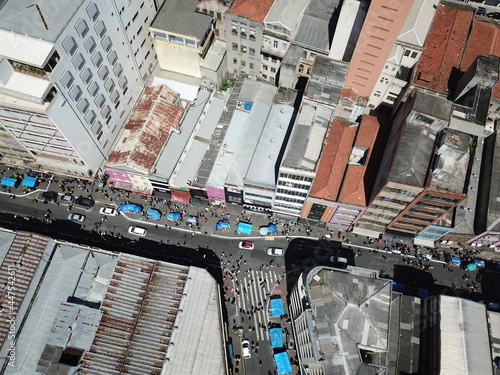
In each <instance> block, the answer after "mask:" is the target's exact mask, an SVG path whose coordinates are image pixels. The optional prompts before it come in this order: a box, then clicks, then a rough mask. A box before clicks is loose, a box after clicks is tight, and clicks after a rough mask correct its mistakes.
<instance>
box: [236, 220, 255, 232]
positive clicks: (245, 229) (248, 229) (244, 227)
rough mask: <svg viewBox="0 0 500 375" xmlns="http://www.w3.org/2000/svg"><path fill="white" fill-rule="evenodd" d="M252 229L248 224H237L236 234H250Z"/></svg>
mask: <svg viewBox="0 0 500 375" xmlns="http://www.w3.org/2000/svg"><path fill="white" fill-rule="evenodd" d="M252 228H253V226H252V224H250V223H244V222H241V221H240V222H239V223H238V233H242V234H251V233H252Z"/></svg>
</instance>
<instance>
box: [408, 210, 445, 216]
mask: <svg viewBox="0 0 500 375" xmlns="http://www.w3.org/2000/svg"><path fill="white" fill-rule="evenodd" d="M410 212H412V213H415V214H421V215H427V216H435V217H438V216H441V215H442V213H440V212H432V211H426V210H419V209H418V208H410Z"/></svg>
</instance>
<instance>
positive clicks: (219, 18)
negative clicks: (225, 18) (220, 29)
mask: <svg viewBox="0 0 500 375" xmlns="http://www.w3.org/2000/svg"><path fill="white" fill-rule="evenodd" d="M217 19H218V20H219V21H220V20H222V14H221V12H217Z"/></svg>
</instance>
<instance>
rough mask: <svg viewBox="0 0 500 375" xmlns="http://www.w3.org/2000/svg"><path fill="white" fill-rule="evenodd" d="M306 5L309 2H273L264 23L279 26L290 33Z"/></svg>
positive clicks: (283, 0) (279, 0) (287, 0)
mask: <svg viewBox="0 0 500 375" xmlns="http://www.w3.org/2000/svg"><path fill="white" fill-rule="evenodd" d="M308 3H309V0H295V1H289V0H275V1H274V4H273V5H272V7H271V9H270V10H269V13H267V16H266V18H265V19H264V23H273V24H280V25H282V26H284V27H286V28H287V29H288V30H289V31H290V32H291V31H292V30H293V28H294V26H295V24H296V23H297V20H298V19H299V17H300V15H301V14H302V12H303V11H304V8H305V7H306V5H307V4H308Z"/></svg>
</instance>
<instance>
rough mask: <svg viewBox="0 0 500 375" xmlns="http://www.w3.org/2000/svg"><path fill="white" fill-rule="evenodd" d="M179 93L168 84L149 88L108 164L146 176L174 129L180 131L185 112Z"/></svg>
mask: <svg viewBox="0 0 500 375" xmlns="http://www.w3.org/2000/svg"><path fill="white" fill-rule="evenodd" d="M178 100H179V94H178V93H176V92H175V91H173V90H172V89H170V88H169V87H168V86H166V85H159V86H150V87H148V88H146V90H145V92H144V95H143V96H142V98H141V99H140V100H139V102H138V104H137V106H136V108H135V110H134V113H133V114H132V117H131V118H130V121H129V122H128V123H127V125H126V126H125V130H124V131H123V134H122V135H121V137H120V140H119V141H118V143H117V145H116V147H115V149H114V150H113V152H112V153H111V155H110V156H109V159H108V163H107V165H108V166H110V167H115V168H120V167H128V168H125V169H126V170H130V169H132V170H135V171H137V172H140V173H144V174H147V173H149V172H150V171H151V169H152V168H153V166H154V163H155V161H156V158H157V157H158V155H159V153H160V151H161V149H162V147H163V145H164V144H165V142H166V141H167V140H168V137H169V136H170V132H171V131H172V130H173V129H177V130H179V129H180V121H181V119H182V116H183V115H184V109H183V108H181V107H179V106H177V105H176V104H174V103H176V102H178Z"/></svg>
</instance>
